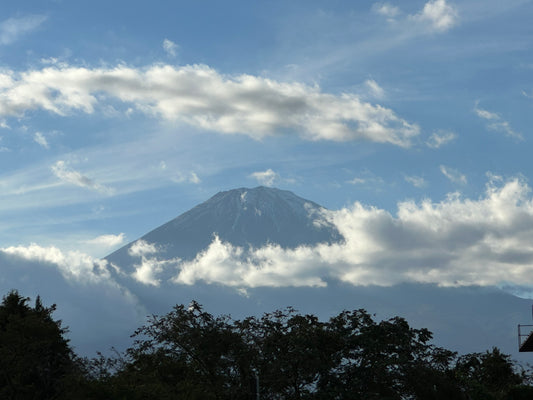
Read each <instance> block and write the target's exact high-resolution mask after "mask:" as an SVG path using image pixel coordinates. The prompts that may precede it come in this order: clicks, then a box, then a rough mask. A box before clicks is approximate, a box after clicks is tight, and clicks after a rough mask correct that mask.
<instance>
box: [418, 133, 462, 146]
mask: <svg viewBox="0 0 533 400" xmlns="http://www.w3.org/2000/svg"><path fill="white" fill-rule="evenodd" d="M456 138H457V135H456V134H455V133H453V132H442V131H441V132H434V133H433V134H432V135H431V136H430V137H429V139H428V140H427V141H426V145H427V146H428V147H430V148H432V149H438V148H439V147H442V146H444V145H446V144H448V143H451V142H453V141H454V140H455V139H456Z"/></svg>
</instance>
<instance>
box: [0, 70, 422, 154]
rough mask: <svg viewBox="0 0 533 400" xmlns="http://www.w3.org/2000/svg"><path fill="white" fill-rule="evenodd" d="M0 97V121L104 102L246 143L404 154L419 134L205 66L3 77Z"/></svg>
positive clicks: (364, 111)
mask: <svg viewBox="0 0 533 400" xmlns="http://www.w3.org/2000/svg"><path fill="white" fill-rule="evenodd" d="M101 94H105V95H106V96H101ZM0 95H1V97H0V116H3V117H10V116H22V115H24V113H25V112H27V111H30V110H36V109H41V110H46V111H48V112H51V113H54V114H57V115H68V114H69V113H73V112H80V111H81V112H84V113H93V112H95V109H96V108H97V107H98V106H102V105H104V104H105V101H106V98H107V97H109V96H110V97H113V98H115V99H118V100H120V101H122V102H124V103H125V104H128V105H133V106H135V108H136V109H137V110H138V111H140V112H143V113H147V114H149V115H152V116H155V117H158V118H162V119H164V120H169V121H182V122H185V123H187V124H190V125H192V126H196V127H199V128H202V129H206V130H212V131H217V132H220V133H231V134H244V135H248V136H250V137H252V138H254V139H261V138H263V137H266V136H270V135H286V134H291V135H292V134H298V135H299V136H300V137H301V138H303V139H304V140H312V141H317V140H330V141H338V142H343V141H353V140H368V141H372V142H378V143H390V144H393V145H397V146H402V147H409V146H410V145H411V140H412V138H413V137H415V136H417V135H418V134H419V133H420V129H419V127H418V126H417V125H416V124H413V123H409V122H407V121H406V120H404V119H402V118H401V117H399V116H397V115H396V113H395V112H394V111H392V110H391V109H388V108H386V107H383V106H380V105H373V104H370V103H367V102H364V101H363V100H361V98H360V97H359V96H358V95H357V94H348V93H346V94H341V95H333V94H329V93H324V92H322V91H321V90H320V88H319V87H318V86H307V85H304V84H301V83H286V82H278V81H275V80H271V79H266V78H262V77H258V76H252V75H237V76H225V75H222V74H220V73H218V72H217V71H215V70H214V69H212V68H209V67H207V66H205V65H190V66H184V67H178V68H176V67H173V66H170V65H155V66H150V67H147V68H144V69H139V68H130V67H127V66H124V65H120V66H117V67H116V68H109V69H108V68H93V69H91V68H82V67H68V66H50V67H47V68H44V69H41V70H29V71H24V72H18V73H15V72H13V71H4V72H2V73H1V74H0Z"/></svg>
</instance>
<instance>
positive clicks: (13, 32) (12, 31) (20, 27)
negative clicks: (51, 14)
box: [0, 15, 46, 45]
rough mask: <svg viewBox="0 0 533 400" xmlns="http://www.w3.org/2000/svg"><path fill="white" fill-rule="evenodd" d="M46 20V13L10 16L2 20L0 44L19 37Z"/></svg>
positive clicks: (0, 24) (8, 42)
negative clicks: (19, 16)
mask: <svg viewBox="0 0 533 400" xmlns="http://www.w3.org/2000/svg"><path fill="white" fill-rule="evenodd" d="M44 21H46V16H44V15H28V16H25V17H21V18H9V19H6V20H5V21H2V22H0V44H3V45H7V44H11V43H13V42H15V41H16V40H18V39H19V37H21V36H23V35H25V34H27V33H30V32H32V31H34V30H35V29H37V28H38V27H39V26H40V25H41V24H42V23H43V22H44Z"/></svg>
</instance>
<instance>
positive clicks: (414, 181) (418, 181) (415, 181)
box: [404, 176, 427, 188]
mask: <svg viewBox="0 0 533 400" xmlns="http://www.w3.org/2000/svg"><path fill="white" fill-rule="evenodd" d="M404 179H405V181H406V182H407V183H410V184H411V185H413V186H414V187H417V188H422V187H424V186H427V182H426V180H425V179H424V178H422V177H420V176H404Z"/></svg>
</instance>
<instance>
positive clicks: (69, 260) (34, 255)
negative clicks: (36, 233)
mask: <svg viewBox="0 0 533 400" xmlns="http://www.w3.org/2000/svg"><path fill="white" fill-rule="evenodd" d="M0 252H2V253H4V254H9V255H11V256H15V257H18V258H22V259H24V260H27V261H33V262H38V263H44V264H52V265H55V266H57V268H58V270H59V271H60V272H61V274H62V275H63V277H64V278H65V279H68V280H73V281H77V282H101V281H103V280H108V279H110V278H111V275H110V272H109V269H108V267H109V264H108V263H107V261H105V260H100V259H95V258H93V257H91V256H89V255H88V254H85V253H81V252H79V251H70V252H66V253H65V252H63V251H61V250H60V249H58V248H57V247H54V246H52V247H42V246H39V245H37V244H31V245H30V246H11V247H6V248H3V249H0Z"/></svg>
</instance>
